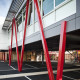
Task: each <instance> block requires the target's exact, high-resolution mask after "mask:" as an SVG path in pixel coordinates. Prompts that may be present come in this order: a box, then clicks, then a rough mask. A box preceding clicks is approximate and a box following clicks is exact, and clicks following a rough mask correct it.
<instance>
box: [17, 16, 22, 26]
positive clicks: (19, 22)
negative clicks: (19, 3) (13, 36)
mask: <svg viewBox="0 0 80 80" xmlns="http://www.w3.org/2000/svg"><path fill="white" fill-rule="evenodd" d="M21 22H22V16H21V17H20V18H19V20H18V26H19V25H20V24H21Z"/></svg>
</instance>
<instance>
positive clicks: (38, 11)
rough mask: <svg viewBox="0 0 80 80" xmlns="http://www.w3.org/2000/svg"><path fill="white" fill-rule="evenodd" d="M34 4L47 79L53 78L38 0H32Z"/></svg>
mask: <svg viewBox="0 0 80 80" xmlns="http://www.w3.org/2000/svg"><path fill="white" fill-rule="evenodd" d="M34 4H35V6H36V10H37V15H38V20H39V25H40V34H41V39H42V44H43V49H44V53H45V59H46V64H47V70H48V74H49V80H54V75H53V69H52V66H51V62H50V58H49V52H48V47H47V42H46V39H45V36H44V31H43V24H42V19H41V14H40V10H39V5H38V1H37V0H34Z"/></svg>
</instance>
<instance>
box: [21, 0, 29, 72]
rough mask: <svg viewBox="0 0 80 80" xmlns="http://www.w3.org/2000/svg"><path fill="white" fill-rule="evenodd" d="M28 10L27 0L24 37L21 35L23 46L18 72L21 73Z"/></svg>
mask: <svg viewBox="0 0 80 80" xmlns="http://www.w3.org/2000/svg"><path fill="white" fill-rule="evenodd" d="M28 9H29V0H27V3H26V18H25V27H24V35H23V44H22V51H21V62H20V71H22V63H23V54H24V43H25V37H26V28H27V20H28Z"/></svg>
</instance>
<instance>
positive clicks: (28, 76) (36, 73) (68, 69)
mask: <svg viewBox="0 0 80 80" xmlns="http://www.w3.org/2000/svg"><path fill="white" fill-rule="evenodd" d="M52 67H53V72H54V77H55V79H56V74H57V63H56V62H52ZM0 80H49V77H48V72H47V68H46V63H45V62H44V63H43V64H42V63H41V62H24V63H23V70H22V72H18V68H17V62H12V63H11V66H9V64H8V62H5V63H4V62H0ZM63 80H80V66H79V65H78V66H77V65H73V64H65V65H64V71H63Z"/></svg>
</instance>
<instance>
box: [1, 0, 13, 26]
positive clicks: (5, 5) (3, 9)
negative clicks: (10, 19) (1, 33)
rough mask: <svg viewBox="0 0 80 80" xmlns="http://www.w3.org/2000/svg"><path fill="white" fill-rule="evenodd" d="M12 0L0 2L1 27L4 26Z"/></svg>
mask: <svg viewBox="0 0 80 80" xmlns="http://www.w3.org/2000/svg"><path fill="white" fill-rule="evenodd" d="M11 2H12V0H0V25H3V23H4V20H5V18H6V16H7V13H8V10H9V7H10V5H11Z"/></svg>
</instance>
